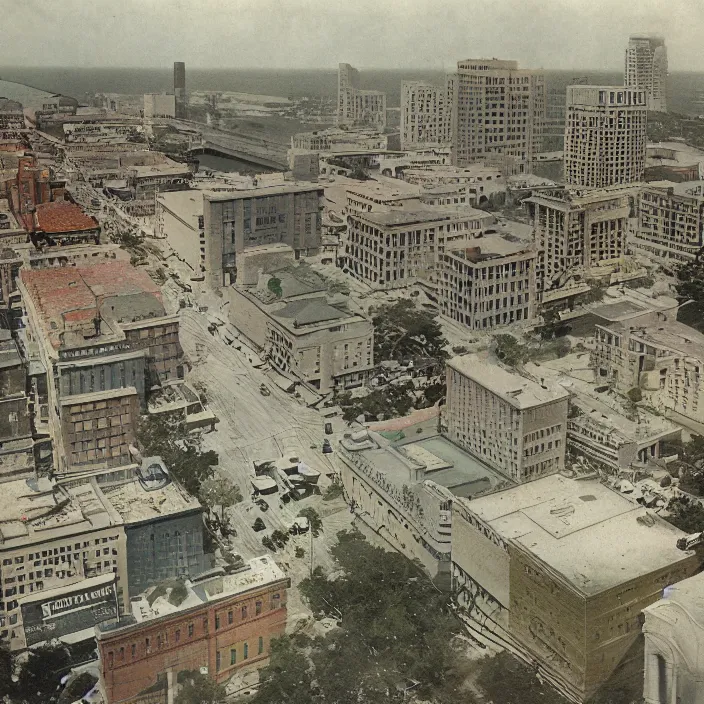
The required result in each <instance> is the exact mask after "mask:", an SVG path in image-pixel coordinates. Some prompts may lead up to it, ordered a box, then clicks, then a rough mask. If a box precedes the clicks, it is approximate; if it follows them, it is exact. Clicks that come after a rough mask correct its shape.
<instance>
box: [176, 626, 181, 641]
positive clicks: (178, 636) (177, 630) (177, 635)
mask: <svg viewBox="0 0 704 704" xmlns="http://www.w3.org/2000/svg"><path fill="white" fill-rule="evenodd" d="M180 640H181V629H180V628H177V629H176V642H177V643H178V642H179V641H180Z"/></svg>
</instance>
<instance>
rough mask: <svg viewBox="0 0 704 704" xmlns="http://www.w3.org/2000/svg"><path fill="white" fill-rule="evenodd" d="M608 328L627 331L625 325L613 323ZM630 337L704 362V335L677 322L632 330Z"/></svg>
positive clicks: (671, 321) (664, 322) (667, 322)
mask: <svg viewBox="0 0 704 704" xmlns="http://www.w3.org/2000/svg"><path fill="white" fill-rule="evenodd" d="M608 327H609V328H610V329H612V330H614V331H617V330H621V331H622V332H625V330H626V329H627V328H626V326H625V324H624V323H613V324H610V325H609V326H608ZM630 335H631V337H634V338H636V339H640V340H643V341H647V342H650V343H652V344H653V345H657V346H660V347H665V348H668V349H670V350H673V351H675V352H679V353H681V354H682V355H684V356H689V357H696V358H697V359H701V360H704V335H703V334H702V333H700V332H698V331H697V330H695V329H694V328H691V327H689V325H685V324H684V323H679V322H677V321H675V320H667V321H662V322H660V323H658V324H657V325H650V326H648V327H644V328H641V329H634V330H631V331H630Z"/></svg>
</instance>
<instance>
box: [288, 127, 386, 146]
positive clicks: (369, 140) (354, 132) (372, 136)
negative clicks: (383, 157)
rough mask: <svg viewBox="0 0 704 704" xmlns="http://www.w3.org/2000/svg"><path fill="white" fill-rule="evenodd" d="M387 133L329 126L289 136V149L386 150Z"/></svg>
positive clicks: (368, 129) (361, 128)
mask: <svg viewBox="0 0 704 704" xmlns="http://www.w3.org/2000/svg"><path fill="white" fill-rule="evenodd" d="M388 148H389V135H387V134H383V133H382V132H379V131H378V130H375V129H371V128H364V127H358V128H355V129H340V128H339V127H329V128H328V129H325V130H315V131H313V132H298V133H297V134H294V135H293V136H292V137H291V149H294V150H295V149H303V150H306V151H313V152H346V151H352V150H355V149H368V150H370V151H375V150H378V151H386V150H387V149H388Z"/></svg>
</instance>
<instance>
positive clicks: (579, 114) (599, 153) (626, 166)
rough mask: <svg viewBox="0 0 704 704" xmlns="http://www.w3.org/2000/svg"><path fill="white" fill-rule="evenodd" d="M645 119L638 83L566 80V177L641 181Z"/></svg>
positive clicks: (589, 184)
mask: <svg viewBox="0 0 704 704" xmlns="http://www.w3.org/2000/svg"><path fill="white" fill-rule="evenodd" d="M647 121H648V109H647V93H646V91H645V90H644V89H642V88H630V87H623V86H584V85H571V86H567V108H566V116H565V166H564V177H565V181H566V183H567V184H569V185H572V186H582V187H585V188H606V187H608V186H613V185H615V184H625V183H635V182H638V181H641V180H642V179H643V173H644V171H645V147H646V141H647V136H646V125H647Z"/></svg>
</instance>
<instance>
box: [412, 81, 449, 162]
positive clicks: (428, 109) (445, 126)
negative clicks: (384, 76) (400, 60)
mask: <svg viewBox="0 0 704 704" xmlns="http://www.w3.org/2000/svg"><path fill="white" fill-rule="evenodd" d="M447 96H448V93H447V87H446V86H445V85H442V86H437V85H434V84H432V83H426V82H424V81H401V149H414V148H415V147H417V146H421V147H427V146H431V145H437V146H439V145H444V144H449V143H450V142H451V141H452V127H451V124H450V118H451V115H452V111H451V109H450V106H449V105H448V100H447Z"/></svg>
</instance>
